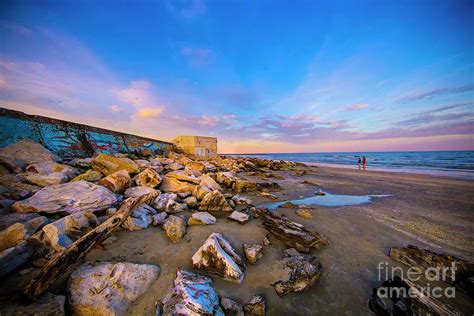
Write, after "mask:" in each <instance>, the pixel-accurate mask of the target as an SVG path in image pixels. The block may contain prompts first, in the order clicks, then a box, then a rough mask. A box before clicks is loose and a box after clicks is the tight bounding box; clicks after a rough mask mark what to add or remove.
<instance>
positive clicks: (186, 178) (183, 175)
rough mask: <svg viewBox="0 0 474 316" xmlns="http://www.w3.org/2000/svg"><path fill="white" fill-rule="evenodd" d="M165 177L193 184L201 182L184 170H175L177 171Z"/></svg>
mask: <svg viewBox="0 0 474 316" xmlns="http://www.w3.org/2000/svg"><path fill="white" fill-rule="evenodd" d="M166 176H167V177H168V178H172V179H176V180H179V181H183V182H189V183H194V184H199V182H200V181H201V179H199V178H198V177H196V176H194V175H192V174H190V173H189V172H186V171H185V170H177V171H172V172H168V173H167V174H166Z"/></svg>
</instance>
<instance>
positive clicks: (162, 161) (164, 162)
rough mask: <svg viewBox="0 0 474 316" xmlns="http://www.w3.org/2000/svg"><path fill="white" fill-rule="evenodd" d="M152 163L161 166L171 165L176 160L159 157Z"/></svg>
mask: <svg viewBox="0 0 474 316" xmlns="http://www.w3.org/2000/svg"><path fill="white" fill-rule="evenodd" d="M150 162H151V164H153V163H159V164H160V165H169V164H172V163H173V162H174V160H173V159H170V158H165V157H157V158H155V159H152V160H151V161H150Z"/></svg>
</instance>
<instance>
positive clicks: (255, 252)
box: [242, 242, 263, 264]
mask: <svg viewBox="0 0 474 316" xmlns="http://www.w3.org/2000/svg"><path fill="white" fill-rule="evenodd" d="M242 248H243V250H244V254H245V258H247V260H248V262H250V263H251V264H255V263H257V260H258V259H260V258H262V257H263V246H261V245H258V244H254V243H250V242H244V243H243V244H242Z"/></svg>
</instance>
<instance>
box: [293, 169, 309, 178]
mask: <svg viewBox="0 0 474 316" xmlns="http://www.w3.org/2000/svg"><path fill="white" fill-rule="evenodd" d="M305 174H306V170H297V171H293V172H291V173H290V175H291V176H293V177H302V176H304V175H305Z"/></svg>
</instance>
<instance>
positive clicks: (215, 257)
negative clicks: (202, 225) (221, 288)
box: [192, 233, 245, 283]
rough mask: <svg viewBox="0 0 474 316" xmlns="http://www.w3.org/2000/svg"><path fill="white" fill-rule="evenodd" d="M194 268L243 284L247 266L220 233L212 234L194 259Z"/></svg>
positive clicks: (195, 254)
mask: <svg viewBox="0 0 474 316" xmlns="http://www.w3.org/2000/svg"><path fill="white" fill-rule="evenodd" d="M192 261H193V266H194V267H195V268H197V269H201V270H205V271H206V272H208V273H211V274H216V275H218V276H220V277H222V278H224V279H225V280H228V281H232V282H237V283H242V280H243V279H244V269H245V264H244V261H243V260H242V258H241V257H240V256H239V255H238V254H237V252H236V251H235V250H234V248H232V246H231V245H230V243H229V242H228V241H227V240H226V239H225V238H224V237H223V236H222V235H221V234H219V233H212V234H211V235H209V237H208V238H207V239H206V241H205V242H204V244H203V245H202V246H201V247H200V248H199V249H198V250H197V251H196V252H195V253H194V255H193V257H192Z"/></svg>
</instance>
